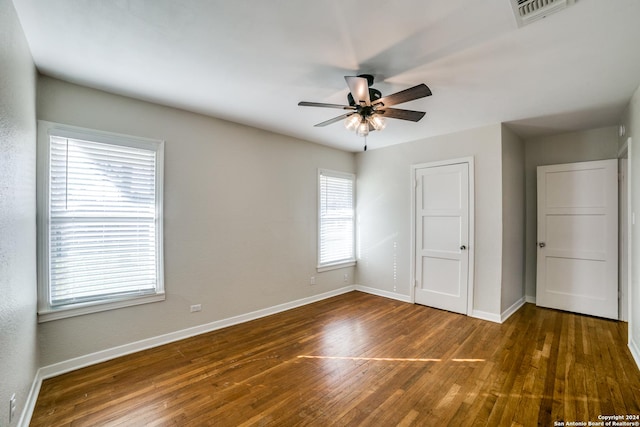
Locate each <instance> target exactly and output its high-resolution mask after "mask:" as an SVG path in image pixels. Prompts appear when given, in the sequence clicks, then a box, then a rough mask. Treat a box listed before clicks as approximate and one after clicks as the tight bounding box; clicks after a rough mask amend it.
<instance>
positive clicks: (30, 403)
mask: <svg viewBox="0 0 640 427" xmlns="http://www.w3.org/2000/svg"><path fill="white" fill-rule="evenodd" d="M42 380H43V378H42V375H41V373H40V369H38V370H37V371H36V376H35V377H34V378H33V382H32V383H31V388H30V389H29V394H28V395H27V401H26V402H25V405H24V408H23V409H22V414H21V415H20V419H19V420H18V424H17V426H18V427H29V424H30V423H31V416H32V415H33V410H34V409H35V408H36V402H37V400H38V395H39V394H40V387H41V386H42Z"/></svg>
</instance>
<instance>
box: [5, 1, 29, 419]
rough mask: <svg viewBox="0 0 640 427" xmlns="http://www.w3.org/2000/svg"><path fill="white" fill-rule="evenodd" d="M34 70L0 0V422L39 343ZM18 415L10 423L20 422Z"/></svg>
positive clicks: (22, 396) (24, 382) (21, 398)
mask: <svg viewBox="0 0 640 427" xmlns="http://www.w3.org/2000/svg"><path fill="white" fill-rule="evenodd" d="M35 102H36V70H35V67H34V65H33V61H32V60H31V53H30V52H29V48H28V46H27V42H26V40H25V38H24V34H23V32H22V28H21V27H20V23H19V21H18V18H17V16H16V13H15V10H14V8H13V3H12V2H11V1H10V0H0V425H2V426H8V425H9V398H10V396H11V394H12V393H16V398H17V399H16V401H17V411H16V418H17V417H18V416H19V415H20V413H21V412H22V408H23V406H24V403H25V401H26V398H27V395H28V392H29V388H30V386H31V383H32V382H33V379H34V376H35V373H36V370H37V367H38V351H37V348H38V347H37V344H36V223H35V221H36V216H35V191H36V187H35V185H36V183H35V177H36V171H35V166H36V150H35V143H36V112H35ZM16 421H17V420H14V421H13V422H12V423H11V424H12V425H15V424H16Z"/></svg>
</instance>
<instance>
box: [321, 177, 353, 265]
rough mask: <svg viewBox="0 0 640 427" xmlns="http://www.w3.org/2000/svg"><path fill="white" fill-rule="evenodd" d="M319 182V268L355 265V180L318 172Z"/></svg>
mask: <svg viewBox="0 0 640 427" xmlns="http://www.w3.org/2000/svg"><path fill="white" fill-rule="evenodd" d="M318 181H319V215H318V217H319V218H318V224H319V233H318V240H319V243H318V249H319V250H318V268H322V267H327V266H332V265H342V264H346V263H354V262H355V250H354V208H353V196H354V194H353V193H354V181H355V179H354V176H353V175H352V174H345V173H340V172H334V171H328V170H320V171H319V175H318Z"/></svg>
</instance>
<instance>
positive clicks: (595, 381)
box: [31, 292, 640, 426]
mask: <svg viewBox="0 0 640 427" xmlns="http://www.w3.org/2000/svg"><path fill="white" fill-rule="evenodd" d="M638 414H640V372H639V371H638V369H637V367H636V365H635V364H634V362H633V360H632V358H631V355H630V353H629V351H628V349H627V347H626V324H624V323H620V322H614V321H608V320H603V319H597V318H593V317H588V316H581V315H576V314H570V313H564V312H559V311H553V310H547V309H542V308H537V307H535V306H534V305H531V304H526V305H525V306H524V307H523V308H521V309H520V310H519V311H518V312H517V313H516V314H514V315H513V316H512V317H511V318H509V319H508V320H507V321H506V322H505V323H504V324H502V325H499V324H495V323H491V322H487V321H482V320H478V319H473V318H470V317H466V316H461V315H458V314H453V313H449V312H446V311H440V310H436V309H432V308H428V307H423V306H419V305H412V304H407V303H402V302H399V301H395V300H389V299H385V298H381V297H376V296H372V295H367V294H364V293H360V292H351V293H349V294H345V295H341V296H338V297H335V298H331V299H328V300H324V301H321V302H317V303H314V304H311V305H308V306H305V307H301V308H297V309H294V310H290V311H287V312H284V313H280V314H276V315H273V316H270V317H267V318H263V319H259V320H255V321H252V322H248V323H244V324H241V325H237V326H233V327H229V328H226V329H223V330H219V331H215V332H211V333H207V334H203V335H200V336H197V337H193V338H189V339H186V340H183V341H179V342H176V343H172V344H168V345H165V346H162V347H157V348H154V349H151V350H146V351H142V352H139V353H136V354H133V355H129V356H125V357H121V358H118V359H115V360H112V361H109V362H105V363H101V364H99V365H94V366H91V367H88V368H84V369H80V370H78V371H74V372H71V373H68V374H65V375H61V376H59V377H56V378H52V379H48V380H46V381H44V383H43V384H42V388H41V391H40V396H39V398H38V401H37V404H36V408H35V412H34V414H33V418H32V421H31V425H32V426H67V425H73V426H142V425H149V426H169V425H173V426H207V425H211V426H271V425H273V426H293V425H305V426H326V425H349V426H360V425H371V426H395V425H398V426H444V425H451V426H535V425H541V426H553V425H554V422H555V421H565V422H567V423H568V422H570V421H582V422H585V425H586V423H587V422H588V421H592V422H597V421H599V419H598V416H599V415H622V416H625V415H638ZM556 425H558V424H556Z"/></svg>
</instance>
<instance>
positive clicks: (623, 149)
mask: <svg viewBox="0 0 640 427" xmlns="http://www.w3.org/2000/svg"><path fill="white" fill-rule="evenodd" d="M630 145H631V137H629V138H627V140H626V141H625V142H623V143H622V147H620V149H619V150H618V158H619V159H620V158H622V157H623V156H624V155H625V154H627V151H628V149H629V146H630Z"/></svg>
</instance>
